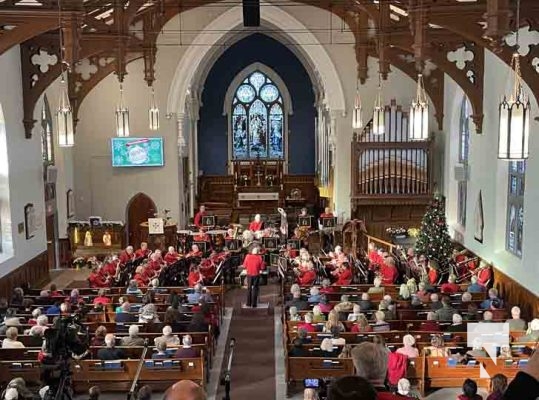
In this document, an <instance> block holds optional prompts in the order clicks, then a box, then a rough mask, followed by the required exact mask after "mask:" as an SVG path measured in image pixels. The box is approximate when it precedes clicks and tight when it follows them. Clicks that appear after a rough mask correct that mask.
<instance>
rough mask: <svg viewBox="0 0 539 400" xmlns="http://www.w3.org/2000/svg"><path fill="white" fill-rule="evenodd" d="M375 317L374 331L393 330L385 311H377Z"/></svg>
mask: <svg viewBox="0 0 539 400" xmlns="http://www.w3.org/2000/svg"><path fill="white" fill-rule="evenodd" d="M374 318H375V322H374V326H373V328H372V330H373V331H374V332H387V331H390V330H391V327H390V326H389V323H387V322H386V321H385V318H386V315H385V314H384V312H383V311H376V312H375V313H374Z"/></svg>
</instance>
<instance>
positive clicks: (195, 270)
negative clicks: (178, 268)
mask: <svg viewBox="0 0 539 400" xmlns="http://www.w3.org/2000/svg"><path fill="white" fill-rule="evenodd" d="M203 281H204V276H203V275H202V274H201V273H200V268H199V267H198V266H197V265H196V264H191V266H190V267H189V275H188V276H187V283H188V284H189V287H195V285H196V284H198V283H202V282H203Z"/></svg>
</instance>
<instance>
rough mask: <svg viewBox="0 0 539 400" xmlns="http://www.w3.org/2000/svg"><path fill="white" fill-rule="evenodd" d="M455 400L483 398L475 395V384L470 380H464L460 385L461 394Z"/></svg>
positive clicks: (480, 399) (477, 399)
mask: <svg viewBox="0 0 539 400" xmlns="http://www.w3.org/2000/svg"><path fill="white" fill-rule="evenodd" d="M457 400H483V397H481V396H479V395H478V394H477V383H476V382H475V381H474V380H472V379H466V380H465V381H464V383H463V385H462V394H461V395H459V396H458V397H457Z"/></svg>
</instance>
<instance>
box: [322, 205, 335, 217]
mask: <svg viewBox="0 0 539 400" xmlns="http://www.w3.org/2000/svg"><path fill="white" fill-rule="evenodd" d="M320 218H333V213H332V212H331V211H330V210H329V207H326V208H324V212H323V213H322V214H320Z"/></svg>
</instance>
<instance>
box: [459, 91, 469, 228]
mask: <svg viewBox="0 0 539 400" xmlns="http://www.w3.org/2000/svg"><path fill="white" fill-rule="evenodd" d="M469 152H470V103H469V101H468V99H467V98H466V96H464V97H463V99H462V102H461V105H460V123H459V152H458V153H459V157H458V159H459V163H460V164H463V165H464V166H465V167H467V166H468V156H469ZM457 185H458V189H457V197H458V202H457V222H458V223H459V224H460V225H461V226H463V227H465V226H466V199H467V197H468V182H467V181H466V180H464V181H459V182H458V183H457Z"/></svg>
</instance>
